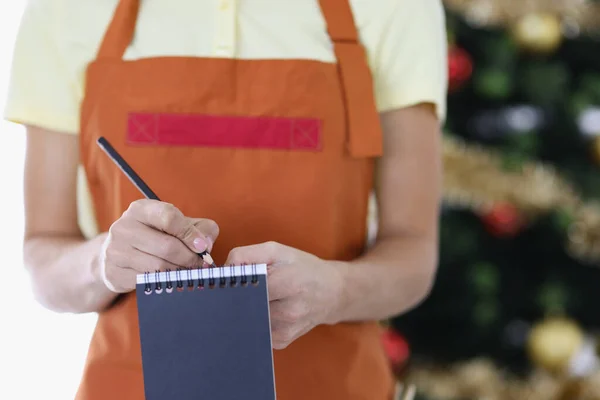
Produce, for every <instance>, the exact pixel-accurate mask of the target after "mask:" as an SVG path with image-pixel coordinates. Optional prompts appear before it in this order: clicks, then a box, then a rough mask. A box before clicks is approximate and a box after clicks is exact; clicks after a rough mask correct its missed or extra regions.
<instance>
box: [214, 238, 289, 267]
mask: <svg viewBox="0 0 600 400" xmlns="http://www.w3.org/2000/svg"><path fill="white" fill-rule="evenodd" d="M292 256H293V252H292V251H291V248H290V247H287V246H284V245H282V244H279V243H276V242H266V243H260V244H255V245H251V246H243V247H236V248H235V249H233V250H231V251H230V252H229V255H228V256H227V261H226V262H225V264H226V265H241V264H267V265H268V266H271V265H275V264H286V263H289V262H290V261H291V258H292Z"/></svg>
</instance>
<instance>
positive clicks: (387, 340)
mask: <svg viewBox="0 0 600 400" xmlns="http://www.w3.org/2000/svg"><path fill="white" fill-rule="evenodd" d="M381 339H382V342H383V348H384V350H385V353H386V354H387V356H388V359H389V360H390V363H391V364H392V367H393V368H394V369H398V368H401V367H402V366H404V364H406V362H407V361H408V358H409V356H410V349H409V347H408V342H407V341H406V340H405V339H404V337H403V336H402V335H400V334H399V333H398V332H396V331H394V330H393V329H391V328H387V329H386V330H385V331H384V332H383V335H382V338H381Z"/></svg>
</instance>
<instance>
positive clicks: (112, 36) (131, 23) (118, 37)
mask: <svg viewBox="0 0 600 400" xmlns="http://www.w3.org/2000/svg"><path fill="white" fill-rule="evenodd" d="M139 8H140V0H120V1H119V4H118V5H117V8H116V10H115V12H114V14H113V18H112V21H111V22H110V25H109V26H108V29H107V30H106V33H105V34H104V38H103V40H102V43H101V45H100V49H99V50H98V59H122V58H123V55H124V54H125V51H126V50H127V47H129V44H130V43H131V41H132V40H133V35H134V32H135V27H136V25H137V18H138V12H139Z"/></svg>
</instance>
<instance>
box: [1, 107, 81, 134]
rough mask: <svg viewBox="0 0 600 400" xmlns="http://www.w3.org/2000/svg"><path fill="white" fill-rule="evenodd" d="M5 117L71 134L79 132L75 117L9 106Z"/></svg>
mask: <svg viewBox="0 0 600 400" xmlns="http://www.w3.org/2000/svg"><path fill="white" fill-rule="evenodd" d="M4 119H5V120H7V121H9V122H13V123H15V124H19V125H31V126H37V127H40V128H44V129H48V130H51V131H55V132H62V133H67V134H71V135H78V134H79V128H78V126H79V121H78V120H77V118H73V117H67V116H56V115H51V114H50V113H43V112H31V111H29V112H27V111H23V110H18V109H13V108H10V107H8V108H7V109H6V110H5V113H4Z"/></svg>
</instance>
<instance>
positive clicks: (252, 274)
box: [138, 264, 259, 295]
mask: <svg viewBox="0 0 600 400" xmlns="http://www.w3.org/2000/svg"><path fill="white" fill-rule="evenodd" d="M258 276H259V271H258V267H257V265H256V264H250V265H247V264H241V265H239V266H234V265H227V266H217V267H208V268H177V269H176V270H175V271H173V270H170V269H167V270H165V271H155V272H145V273H144V274H143V285H144V293H145V294H147V295H150V294H162V293H166V294H170V293H173V291H174V290H176V291H177V292H183V291H184V290H185V287H187V290H188V291H190V292H191V291H194V290H203V289H205V288H209V289H214V288H216V287H219V288H227V287H230V288H234V287H238V286H241V287H246V286H248V282H250V284H251V285H254V286H256V285H258V282H259V278H258ZM152 278H153V279H152ZM138 283H141V282H139V280H138Z"/></svg>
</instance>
